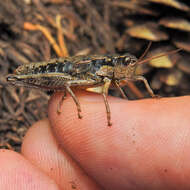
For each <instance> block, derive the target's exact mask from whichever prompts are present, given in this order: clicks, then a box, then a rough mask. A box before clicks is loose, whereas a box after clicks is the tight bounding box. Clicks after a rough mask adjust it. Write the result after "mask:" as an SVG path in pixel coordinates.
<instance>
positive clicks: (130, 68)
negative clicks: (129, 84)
mask: <svg viewBox="0 0 190 190" xmlns="http://www.w3.org/2000/svg"><path fill="white" fill-rule="evenodd" d="M118 59H122V61H118V64H117V65H116V66H115V69H114V77H115V79H118V80H121V79H126V78H132V77H133V75H134V73H135V69H136V67H137V61H138V59H137V58H136V57H135V56H133V55H130V54H126V55H122V56H119V57H118Z"/></svg>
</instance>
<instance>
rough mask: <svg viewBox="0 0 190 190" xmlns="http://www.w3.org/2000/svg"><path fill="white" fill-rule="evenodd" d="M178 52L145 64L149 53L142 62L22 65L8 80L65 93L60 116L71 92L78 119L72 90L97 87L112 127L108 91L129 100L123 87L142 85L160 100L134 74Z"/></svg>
mask: <svg viewBox="0 0 190 190" xmlns="http://www.w3.org/2000/svg"><path fill="white" fill-rule="evenodd" d="M148 48H149V47H148ZM147 50H148V49H147ZM147 50H146V51H147ZM179 50H180V49H178V50H174V51H171V52H169V53H164V54H161V55H157V56H153V57H151V58H148V59H145V60H142V58H143V57H144V55H145V54H146V51H145V53H144V54H143V55H142V56H141V58H140V59H137V58H136V57H135V56H133V55H131V54H128V53H127V54H124V55H87V56H84V55H80V56H73V57H65V58H57V59H51V60H50V61H44V62H37V63H30V64H24V65H21V66H19V67H18V68H17V69H16V70H15V73H14V74H11V75H8V76H7V81H8V82H10V83H11V84H13V85H16V86H24V87H32V88H39V89H45V90H53V91H60V90H61V91H64V96H63V97H62V99H61V100H60V102H59V105H58V108H57V112H58V113H60V112H61V105H62V103H63V100H64V98H65V96H66V92H68V93H69V94H70V95H71V97H72V98H73V100H74V102H75V104H76V107H77V112H78V118H82V115H81V106H80V103H79V101H78V99H77V97H76V96H75V94H74V92H73V89H74V88H76V87H77V88H78V87H79V88H81V89H87V90H90V89H91V91H93V90H92V89H93V88H94V87H98V88H99V89H100V90H99V93H101V94H102V95H103V99H104V103H105V107H106V112H107V122H108V126H111V125H112V124H111V113H110V107H109V104H108V100H107V96H108V89H109V88H110V87H111V86H114V87H116V88H117V89H118V90H119V91H120V93H121V95H122V97H123V98H127V97H126V95H125V93H124V92H123V90H122V88H121V86H123V85H124V84H126V82H127V81H142V82H144V84H145V87H146V89H147V90H148V92H149V94H150V96H151V97H157V96H156V95H155V94H154V92H153V90H152V89H151V87H150V85H149V84H148V81H147V80H146V78H144V77H143V76H138V75H136V74H135V70H136V68H137V66H138V65H139V64H143V63H145V62H147V61H149V60H151V59H155V58H159V57H161V56H165V55H168V54H173V53H175V52H177V51H179Z"/></svg>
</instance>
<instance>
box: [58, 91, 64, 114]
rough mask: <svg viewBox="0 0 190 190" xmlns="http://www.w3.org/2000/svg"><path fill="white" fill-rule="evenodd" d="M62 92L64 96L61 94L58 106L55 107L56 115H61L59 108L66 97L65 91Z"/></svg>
mask: <svg viewBox="0 0 190 190" xmlns="http://www.w3.org/2000/svg"><path fill="white" fill-rule="evenodd" d="M63 92H64V94H63V96H62V97H61V100H60V101H59V104H58V106H57V113H58V114H60V113H61V107H62V105H63V101H64V99H65V97H66V90H65V89H64V91H63Z"/></svg>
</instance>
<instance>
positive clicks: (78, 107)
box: [66, 86, 82, 119]
mask: <svg viewBox="0 0 190 190" xmlns="http://www.w3.org/2000/svg"><path fill="white" fill-rule="evenodd" d="M66 90H67V92H68V93H69V94H70V95H71V97H72V98H73V100H74V102H75V104H76V106H77V112H78V118H79V119H82V115H81V107H80V103H79V101H78V99H77V97H76V96H75V94H74V93H73V91H72V89H71V88H70V86H66Z"/></svg>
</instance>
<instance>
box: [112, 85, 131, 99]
mask: <svg viewBox="0 0 190 190" xmlns="http://www.w3.org/2000/svg"><path fill="white" fill-rule="evenodd" d="M114 84H115V86H116V87H117V89H118V90H119V92H120V93H121V95H122V97H123V98H124V99H128V98H127V96H126V95H125V93H124V92H123V89H122V88H121V87H120V86H119V82H118V81H114Z"/></svg>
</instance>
